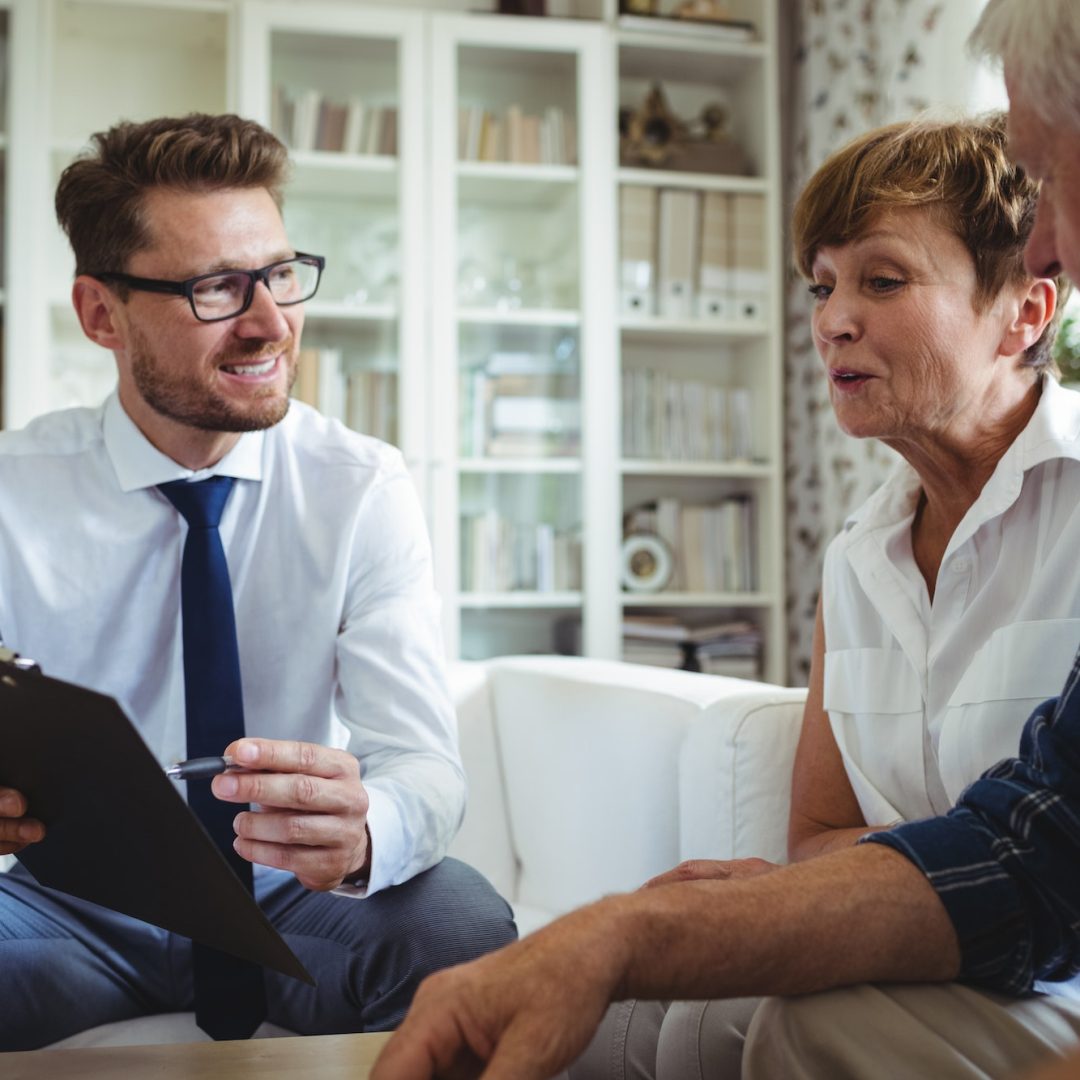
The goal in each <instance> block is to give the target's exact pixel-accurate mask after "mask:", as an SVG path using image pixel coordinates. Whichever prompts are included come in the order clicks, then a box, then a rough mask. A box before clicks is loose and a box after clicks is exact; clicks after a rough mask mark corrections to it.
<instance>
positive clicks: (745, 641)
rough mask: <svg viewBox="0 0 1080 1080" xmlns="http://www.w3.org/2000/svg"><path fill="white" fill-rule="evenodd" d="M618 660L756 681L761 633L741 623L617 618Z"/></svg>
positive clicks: (654, 616)
mask: <svg viewBox="0 0 1080 1080" xmlns="http://www.w3.org/2000/svg"><path fill="white" fill-rule="evenodd" d="M622 631H623V659H624V660H626V661H628V662H629V663H634V664H652V665H654V666H656V667H669V668H681V669H682V670H684V671H703V672H707V673H708V674H711V675H727V676H730V677H732V678H737V679H759V678H761V653H762V635H761V630H760V628H759V627H758V626H756V625H755V624H754V623H752V622H749V621H747V620H743V619H725V620H721V621H719V622H716V621H713V622H696V621H690V620H684V619H681V618H678V617H676V616H674V615H667V614H659V613H657V614H643V615H631V614H628V615H626V616H625V617H624V618H623V624H622Z"/></svg>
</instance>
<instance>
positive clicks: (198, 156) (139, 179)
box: [56, 113, 289, 274]
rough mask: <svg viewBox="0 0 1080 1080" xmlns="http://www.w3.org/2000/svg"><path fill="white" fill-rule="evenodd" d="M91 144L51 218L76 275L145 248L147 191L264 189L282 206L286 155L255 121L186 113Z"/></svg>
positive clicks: (115, 268) (107, 268)
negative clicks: (68, 243) (62, 234)
mask: <svg viewBox="0 0 1080 1080" xmlns="http://www.w3.org/2000/svg"><path fill="white" fill-rule="evenodd" d="M90 142H91V146H90V148H89V149H88V150H87V151H86V153H85V154H83V155H82V156H81V157H79V158H78V159H77V160H76V161H73V162H72V163H71V164H70V165H69V166H68V167H67V168H66V169H65V170H64V172H63V173H62V174H61V176H60V183H59V184H58V185H57V188H56V217H57V220H58V221H59V222H60V225H61V227H62V228H63V230H64V232H66V233H67V235H68V239H69V240H70V241H71V246H72V249H73V250H74V252H75V273H76V274H101V273H105V272H122V271H124V270H125V269H126V263H127V260H128V259H129V258H130V257H131V255H133V254H134V253H135V252H136V251H139V250H140V249H142V248H144V247H145V246H146V245H147V244H148V243H150V237H149V236H148V235H147V230H146V222H145V221H144V219H143V215H142V203H143V196H144V194H145V193H146V192H147V191H148V190H150V189H152V188H172V189H175V190H178V191H192V192H200V191H218V190H224V189H226V188H252V187H262V188H266V190H267V191H268V192H269V193H270V195H271V196H272V197H273V199H274V202H275V203H277V205H278V207H279V208H280V206H281V203H282V191H283V188H284V186H285V181H286V180H287V179H288V161H289V159H288V151H287V150H286V149H285V147H284V145H283V144H282V143H281V141H280V140H279V139H278V138H277V137H276V136H274V135H272V134H271V133H270V132H269V131H267V130H266V128H264V127H262V126H261V125H260V124H256V123H255V122H254V121H253V120H244V119H242V118H241V117H239V116H231V115H226V116H208V115H206V114H204V113H191V114H190V115H188V116H183V117H163V118H161V119H157V120H148V121H146V122H145V123H140V124H136V123H131V122H129V121H124V122H122V123H119V124H116V125H115V126H114V127H111V128H109V130H108V131H99V132H98V133H97V134H95V135H93V136H92V137H91V140H90Z"/></svg>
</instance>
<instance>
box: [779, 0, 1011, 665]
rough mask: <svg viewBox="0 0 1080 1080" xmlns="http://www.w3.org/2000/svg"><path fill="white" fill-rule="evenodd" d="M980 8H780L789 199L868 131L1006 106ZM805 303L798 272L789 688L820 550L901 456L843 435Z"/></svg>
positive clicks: (881, 0) (866, 4) (887, 4)
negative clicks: (976, 37)
mask: <svg viewBox="0 0 1080 1080" xmlns="http://www.w3.org/2000/svg"><path fill="white" fill-rule="evenodd" d="M983 2H984V0H785V2H784V3H783V4H782V5H781V14H782V17H783V18H784V23H785V28H786V30H787V33H788V35H789V41H788V47H787V52H788V56H789V63H788V67H787V73H788V78H789V80H790V81H789V84H788V86H787V87H786V89H787V100H788V103H789V110H790V111H789V120H790V122H789V124H788V140H787V142H788V145H787V147H786V149H787V152H788V162H787V164H788V171H787V175H788V185H789V186H788V200H787V205H788V206H789V207H790V205H791V204H792V203H793V202H794V199H795V196H796V194H797V193H798V192H799V191H800V190H801V188H802V186H803V184H804V183H805V182H806V180H807V179H809V177H810V176H811V174H812V173H813V172H814V170H815V169H816V168H817V167H818V166H819V165H820V164H821V163H822V162H823V161H824V160H825V158H826V157H828V155H829V154H830V153H832V152H833V151H834V150H836V149H838V148H839V147H840V146H842V145H843V144H844V143H846V142H847V141H848V140H850V139H852V138H854V137H855V136H856V135H858V134H860V133H862V132H864V131H867V130H868V129H870V128H873V127H877V126H879V125H881V124H887V123H891V122H892V121H894V120H901V119H904V118H905V117H909V116H913V115H915V114H916V113H918V112H920V111H922V110H924V109H926V108H928V107H936V106H941V105H944V106H952V107H953V109H954V110H955V109H956V108H959V109H970V110H975V111H979V110H983V109H987V108H993V107H1001V106H1003V105H1004V93H1003V90H1002V89H1001V88H1000V78H999V77H998V76H996V75H994V74H993V73H991V72H988V71H987V70H986V69H985V68H982V67H978V66H976V65H975V64H974V63H973V62H972V61H971V60H970V59H969V58H968V56H967V53H966V51H965V45H964V43H965V40H966V38H967V35H968V32H969V31H970V30H971V28H972V27H973V26H974V24H975V21H976V20H977V18H978V15H979V12H980V10H981V9H982V6H983ZM810 310H811V304H810V297H809V294H808V292H807V289H806V283H805V282H804V281H802V279H801V278H799V277H798V276H797V275H795V274H794V273H793V274H792V276H791V280H790V283H789V289H788V298H787V315H788V325H787V378H786V392H787V395H786V423H787V435H786V443H787V445H786V457H787V476H786V492H787V538H786V540H787V546H786V555H787V569H788V597H787V611H788V627H789V631H788V650H789V652H788V656H789V674H790V681H791V682H792V684H793V685H805V683H806V680H807V676H808V674H809V668H810V652H811V639H812V634H813V628H814V612H815V608H816V605H817V597H818V591H819V588H820V584H821V565H822V560H823V557H824V554H825V548H826V547H827V545H828V543H829V541H830V540H831V539H832V537H833V536H834V535H835V534H836V533H837V532H838V531H839V530H840V528H841V526H842V525H843V522H844V519H845V518H846V517H847V515H848V514H850V513H851V512H852V511H853V510H854V509H855V508H856V507H858V506H859V504H860V503H862V502H863V500H864V499H866V498H867V496H868V495H869V494H870V493H871V492H872V491H873V490H874V489H875V488H876V487H877V486H878V485H879V484H880V483H881V482H882V480H884V479H885V477H886V475H887V474H888V472H889V471H890V469H891V468H892V467H893V465H894V463H895V461H896V456H895V455H894V453H893V452H892V451H891V450H889V449H888V448H887V447H886V446H884V445H882V444H881V443H879V442H877V441H876V440H873V439H868V440H856V439H851V438H849V437H848V436H846V435H844V434H842V433H841V432H840V430H839V429H838V428H837V426H836V423H835V420H834V418H833V413H832V408H831V406H830V405H829V395H828V387H827V385H826V381H825V378H824V374H823V369H822V366H821V361H820V360H819V358H818V356H817V353H816V352H815V351H814V346H813V342H812V340H811V335H810Z"/></svg>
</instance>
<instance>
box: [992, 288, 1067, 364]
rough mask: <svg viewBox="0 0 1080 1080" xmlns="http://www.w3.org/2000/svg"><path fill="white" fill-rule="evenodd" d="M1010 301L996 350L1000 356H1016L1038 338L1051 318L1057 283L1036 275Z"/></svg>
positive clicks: (1054, 308) (1054, 309) (1054, 304)
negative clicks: (1003, 332) (1025, 287)
mask: <svg viewBox="0 0 1080 1080" xmlns="http://www.w3.org/2000/svg"><path fill="white" fill-rule="evenodd" d="M1010 303H1011V308H1010V316H1011V321H1010V322H1009V324H1008V325H1007V326H1006V327H1005V334H1004V336H1003V338H1002V340H1001V348H1000V352H1001V354H1002V355H1003V356H1019V355H1020V354H1021V353H1023V352H1025V351H1026V350H1027V349H1029V348H1030V347H1031V346H1032V345H1034V344H1035V342H1036V341H1038V340H1039V338H1040V337H1042V332H1043V331H1044V330H1045V329H1046V326H1047V323H1049V322H1050V320H1051V319H1052V318H1053V317H1054V312H1055V311H1056V310H1057V286H1056V285H1055V284H1054V282H1053V281H1052V280H1051V279H1050V278H1036V279H1035V280H1034V281H1032V282H1031V284H1030V285H1029V286H1028V287H1027V290H1026V291H1021V292H1018V293H1017V294H1015V299H1014V300H1013V301H1011V302H1010Z"/></svg>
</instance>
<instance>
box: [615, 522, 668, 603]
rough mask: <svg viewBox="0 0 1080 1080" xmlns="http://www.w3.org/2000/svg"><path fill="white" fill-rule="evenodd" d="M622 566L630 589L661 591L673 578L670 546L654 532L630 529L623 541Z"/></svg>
mask: <svg viewBox="0 0 1080 1080" xmlns="http://www.w3.org/2000/svg"><path fill="white" fill-rule="evenodd" d="M620 569H621V577H622V583H623V588H625V589H627V590H628V591H629V592H659V591H660V590H661V589H662V588H663V587H664V586H665V585H667V583H668V582H669V581H670V580H671V574H672V571H673V570H674V569H675V560H674V559H673V558H672V555H671V549H670V548H669V547H668V546H667V544H665V543H664V541H663V540H661V539H660V537H659V536H654V535H653V534H652V533H631V535H630V536H628V537H627V538H626V539H625V540H624V541H623V545H622V555H621V558H620Z"/></svg>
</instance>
